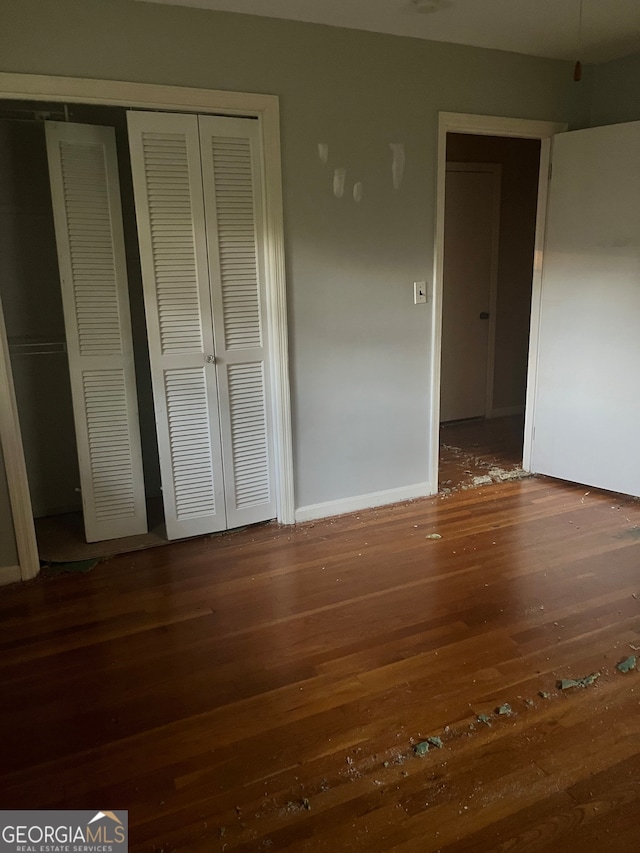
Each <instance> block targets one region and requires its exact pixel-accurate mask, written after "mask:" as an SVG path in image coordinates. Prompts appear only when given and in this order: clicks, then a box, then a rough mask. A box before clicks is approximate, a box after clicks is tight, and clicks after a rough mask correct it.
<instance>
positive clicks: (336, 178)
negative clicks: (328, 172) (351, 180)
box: [333, 169, 347, 198]
mask: <svg viewBox="0 0 640 853" xmlns="http://www.w3.org/2000/svg"><path fill="white" fill-rule="evenodd" d="M346 178H347V170H346V169H335V170H334V172H333V194H334V196H335V197H336V198H342V196H343V195H344V183H345V180H346Z"/></svg>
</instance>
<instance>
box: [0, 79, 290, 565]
mask: <svg viewBox="0 0 640 853" xmlns="http://www.w3.org/2000/svg"><path fill="white" fill-rule="evenodd" d="M0 98H3V99H10V100H33V101H54V102H61V103H82V104H103V105H109V106H121V107H125V108H128V107H136V108H142V109H155V110H174V111H177V112H198V113H218V114H220V113H222V114H225V115H243V116H255V118H257V119H258V120H259V121H260V123H261V126H262V142H263V151H264V154H263V156H264V162H265V208H266V231H267V234H268V247H267V252H266V264H265V266H266V270H265V271H266V284H267V294H268V297H267V323H268V327H269V341H270V347H271V350H272V351H271V359H272V364H273V370H272V374H273V380H272V381H273V387H272V392H273V423H274V444H275V446H276V453H275V457H276V458H275V460H274V461H275V470H276V493H277V514H278V516H277V517H278V521H279V522H280V523H281V524H293V523H294V491H293V447H292V437H291V404H290V391H289V355H288V336H287V300H286V277H285V265H284V227H283V212H282V165H281V155H280V114H279V101H278V97H277V96H276V95H261V94H251V93H246V92H224V91H220V90H214V89H194V88H186V87H178V86H163V85H155V84H149V83H130V82H121V81H115V80H88V79H81V78H75V77H50V76H45V75H37V74H13V73H5V72H0ZM10 374H11V370H10V363H9V361H8V355H7V352H6V350H5V349H3V348H2V347H0V409H1V410H2V411H5V409H6V410H7V414H6V416H5V420H6V422H7V423H8V422H9V421H11V422H12V423H13V424H14V426H13V428H12V429H13V430H14V432H15V431H16V430H17V411H16V408H15V400H13V399H11V396H10V395H9V394H8V392H7V387H6V377H7V376H9V377H10ZM17 434H18V437H19V430H17ZM0 438H1V441H2V447H3V449H4V453H5V459H6V458H7V457H8V456H9V457H10V456H11V454H12V453H14V452H15V447H16V444H15V442H16V440H19V439H16V438H15V436H14V437H13V438H12V437H11V436H10V435H9V432H7V429H6V428H5V430H4V431H3V432H2V435H1V436H0ZM20 444H21V442H20ZM21 459H22V466H23V469H24V470H22V471H18V470H17V468H18V467H19V464H18V465H17V466H16V470H15V471H13V472H12V474H11V475H10V474H9V471H8V472H7V477H8V479H9V478H10V477H11V479H12V481H13V486H12V488H13V492H12V510H13V515H14V527H15V529H16V537H17V538H18V539H20V540H21V542H20V541H19V542H18V550H19V559H20V565H21V569H22V577H23V578H24V577H25V571H26V576H33V574H36V573H37V566H38V560H37V546H36V540H35V532H34V531H33V516H32V513H31V503H30V500H29V486H28V480H27V473H26V467H25V466H24V457H23V456H21ZM10 488H11V486H10ZM29 520H30V521H29ZM29 527H30V528H31V529H28V528H29ZM22 528H24V529H22ZM21 549H22V550H21ZM34 558H35V564H34V562H33V561H34ZM34 565H35V567H36V568H35V570H34ZM31 573H32V574H31Z"/></svg>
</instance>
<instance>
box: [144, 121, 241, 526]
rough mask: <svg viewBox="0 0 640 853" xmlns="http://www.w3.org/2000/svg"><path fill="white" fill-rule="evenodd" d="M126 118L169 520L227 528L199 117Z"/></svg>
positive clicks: (181, 524)
mask: <svg viewBox="0 0 640 853" xmlns="http://www.w3.org/2000/svg"><path fill="white" fill-rule="evenodd" d="M128 124H129V145H130V150H131V167H132V170H133V184H134V192H135V203H136V216H137V220H138V236H139V241H140V257H141V262H142V280H143V287H144V299H145V310H146V316H147V333H148V338H149V354H150V360H151V376H152V382H153V397H154V406H155V417H156V427H157V433H158V448H159V453H160V471H161V477H162V492H163V501H164V511H165V521H166V527H167V536H168V537H169V539H178V538H180V537H184V536H195V535H198V534H202V533H211V532H213V531H216V530H224V529H225V528H226V527H227V522H226V515H225V507H224V484H223V473H222V454H221V446H220V429H219V420H218V392H217V385H216V370H215V363H214V361H215V350H214V345H213V320H212V316H211V298H210V287H209V268H208V261H207V240H206V225H205V215H204V202H203V191H202V170H201V164H200V143H199V136H198V119H197V116H193V115H180V114H169V113H151V112H129V113H128Z"/></svg>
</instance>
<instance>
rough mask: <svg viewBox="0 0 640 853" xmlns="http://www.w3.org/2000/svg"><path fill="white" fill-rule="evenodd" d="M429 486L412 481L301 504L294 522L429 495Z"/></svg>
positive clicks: (328, 516) (342, 513)
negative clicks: (388, 487) (401, 484)
mask: <svg viewBox="0 0 640 853" xmlns="http://www.w3.org/2000/svg"><path fill="white" fill-rule="evenodd" d="M430 488H431V484H430V483H414V484H413V485H412V486H400V487H399V488H396V489H385V490H384V491H382V492H369V494H366V495H355V496H354V497H352V498H338V500H335V501H325V502H324V503H319V504H309V505H308V506H301V507H298V509H297V510H296V522H300V521H312V520H313V519H316V518H330V517H331V516H334V515H344V514H345V513H348V512H359V511H360V510H363V509H372V508H373V507H377V506H387V505H388V504H397V503H401V502H402V501H412V500H415V499H416V498H425V497H429V495H431V491H430Z"/></svg>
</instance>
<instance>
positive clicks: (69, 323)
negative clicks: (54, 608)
mask: <svg viewBox="0 0 640 853" xmlns="http://www.w3.org/2000/svg"><path fill="white" fill-rule="evenodd" d="M45 128H46V140H47V153H48V160H49V176H50V183H51V197H52V203H53V214H54V222H55V233H56V243H57V248H58V263H59V268H60V282H61V287H62V302H63V309H64V321H65V329H66V338H67V350H68V354H69V371H70V375H71V392H72V398H73V410H74V419H75V427H76V441H77V445H78V460H79V467H80V485H81V489H82V506H83V511H84V524H85V533H86V538H87V541H88V542H96V541H99V540H102V539H115V538H117V537H121V536H131V535H134V534H138V533H146V532H147V516H146V506H145V493H144V478H143V471H142V452H141V447H140V430H139V424H138V402H137V396H136V379H135V369H134V362H133V344H132V337H131V319H130V313H129V291H128V284H127V270H126V263H125V251H124V237H123V233H122V213H121V205H120V186H119V180H118V164H117V154H116V144H115V132H114V130H113V128H110V127H96V126H92V125H78V124H71V123H60V122H47V123H46V125H45Z"/></svg>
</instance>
